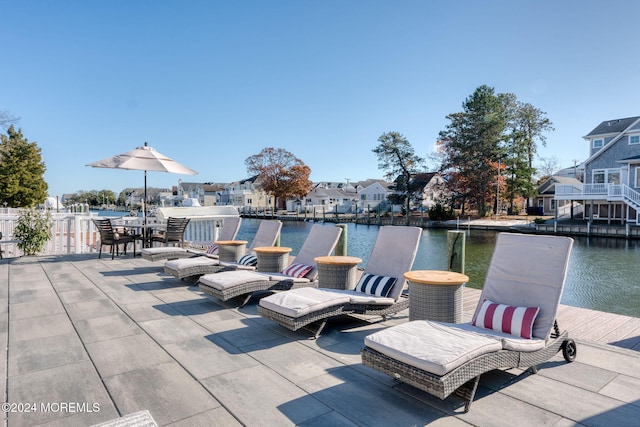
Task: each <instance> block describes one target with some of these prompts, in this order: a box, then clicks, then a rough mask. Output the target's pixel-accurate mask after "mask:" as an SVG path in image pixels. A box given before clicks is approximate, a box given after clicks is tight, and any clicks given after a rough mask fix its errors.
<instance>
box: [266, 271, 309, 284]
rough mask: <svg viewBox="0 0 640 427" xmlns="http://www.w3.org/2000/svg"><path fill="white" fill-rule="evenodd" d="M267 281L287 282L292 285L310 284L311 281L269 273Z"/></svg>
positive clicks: (304, 278)
mask: <svg viewBox="0 0 640 427" xmlns="http://www.w3.org/2000/svg"><path fill="white" fill-rule="evenodd" d="M269 279H270V280H277V281H280V280H288V281H290V282H293V283H311V280H309V279H308V278H306V277H291V276H288V275H286V274H282V273H269Z"/></svg>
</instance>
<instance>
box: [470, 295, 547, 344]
mask: <svg viewBox="0 0 640 427" xmlns="http://www.w3.org/2000/svg"><path fill="white" fill-rule="evenodd" d="M538 312H540V307H512V306H510V305H506V304H498V303H495V302H493V301H490V300H488V299H485V300H484V301H482V306H481V307H480V311H479V312H478V316H477V317H476V318H475V319H474V321H473V323H472V324H473V325H474V326H477V327H479V328H483V329H491V330H493V331H498V332H504V333H505V334H510V335H514V336H516V337H520V338H527V339H531V337H532V336H533V322H534V321H535V320H536V316H537V315H538Z"/></svg>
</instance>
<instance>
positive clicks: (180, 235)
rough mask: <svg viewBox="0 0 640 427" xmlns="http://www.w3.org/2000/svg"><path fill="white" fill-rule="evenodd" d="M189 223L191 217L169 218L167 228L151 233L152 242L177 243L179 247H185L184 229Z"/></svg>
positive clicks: (166, 244) (165, 244)
mask: <svg viewBox="0 0 640 427" xmlns="http://www.w3.org/2000/svg"><path fill="white" fill-rule="evenodd" d="M187 225H189V218H176V217H169V218H167V228H166V229H165V230H162V231H159V232H157V233H154V234H152V235H151V243H152V244H153V242H158V243H164V246H169V244H173V245H174V246H175V245H176V244H177V245H178V247H184V231H185V230H186V228H187Z"/></svg>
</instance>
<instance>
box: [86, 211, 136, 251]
mask: <svg viewBox="0 0 640 427" xmlns="http://www.w3.org/2000/svg"><path fill="white" fill-rule="evenodd" d="M92 221H93V223H94V224H95V226H96V228H97V229H98V232H99V233H100V252H99V253H98V258H101V257H102V247H103V246H110V247H111V248H110V251H111V259H114V257H115V255H116V254H117V253H119V251H118V246H119V245H123V250H124V254H125V255H126V254H127V245H128V244H129V243H133V256H134V258H135V256H136V244H135V236H134V235H132V234H127V233H126V230H124V229H123V230H116V229H114V227H113V225H112V224H111V220H110V219H95V218H94V219H92Z"/></svg>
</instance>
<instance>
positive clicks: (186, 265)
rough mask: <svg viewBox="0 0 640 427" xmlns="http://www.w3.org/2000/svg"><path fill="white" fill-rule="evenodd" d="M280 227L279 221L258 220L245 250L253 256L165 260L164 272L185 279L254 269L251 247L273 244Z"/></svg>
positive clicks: (254, 263)
mask: <svg viewBox="0 0 640 427" xmlns="http://www.w3.org/2000/svg"><path fill="white" fill-rule="evenodd" d="M281 229H282V222H281V221H268V220H262V221H260V225H259V226H258V231H256V235H255V237H254V238H253V240H252V241H251V246H250V247H249V248H248V250H247V254H251V255H253V256H252V257H247V258H244V257H243V258H242V259H241V260H240V262H221V261H220V260H219V259H218V258H217V256H215V257H212V256H198V257H192V258H181V259H176V260H173V261H167V262H166V263H165V264H164V272H165V273H167V274H170V275H172V276H174V277H177V278H178V279H185V278H187V277H189V278H197V277H200V276H202V275H204V274H212V273H217V272H218V271H221V270H236V269H244V270H255V269H256V267H255V265H256V263H257V259H256V257H255V252H253V249H254V248H259V247H261V246H273V245H274V244H275V243H276V241H277V240H278V236H279V235H280V230H281ZM223 240H226V239H219V241H223ZM229 240H231V239H229ZM194 280H195V279H194Z"/></svg>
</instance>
